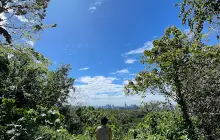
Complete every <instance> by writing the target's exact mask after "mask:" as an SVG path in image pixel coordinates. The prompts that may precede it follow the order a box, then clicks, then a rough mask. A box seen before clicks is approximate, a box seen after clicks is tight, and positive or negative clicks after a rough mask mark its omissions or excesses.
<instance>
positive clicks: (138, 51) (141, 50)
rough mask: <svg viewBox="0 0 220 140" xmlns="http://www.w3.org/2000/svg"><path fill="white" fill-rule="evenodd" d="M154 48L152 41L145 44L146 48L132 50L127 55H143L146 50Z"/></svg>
mask: <svg viewBox="0 0 220 140" xmlns="http://www.w3.org/2000/svg"><path fill="white" fill-rule="evenodd" d="M152 48H153V44H152V42H151V41H148V42H146V43H144V46H143V47H141V48H138V49H136V50H131V51H129V52H127V53H126V54H125V55H133V54H141V53H143V52H144V51H145V50H151V49H152Z"/></svg>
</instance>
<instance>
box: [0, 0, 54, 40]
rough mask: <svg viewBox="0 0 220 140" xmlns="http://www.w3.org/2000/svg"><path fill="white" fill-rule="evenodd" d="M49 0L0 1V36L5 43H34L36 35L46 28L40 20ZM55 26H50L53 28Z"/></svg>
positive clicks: (44, 13) (44, 14)
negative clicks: (1, 35)
mask: <svg viewBox="0 0 220 140" xmlns="http://www.w3.org/2000/svg"><path fill="white" fill-rule="evenodd" d="M49 2H50V0H1V1H0V34H3V35H4V37H5V38H6V41H7V43H9V44H10V43H11V42H12V38H13V41H16V40H19V39H20V40H19V41H20V42H21V41H22V40H25V41H29V40H31V41H34V39H35V38H36V37H37V36H36V33H37V32H38V31H41V30H42V29H43V28H45V27H49V26H46V25H44V24H43V23H42V20H43V19H44V18H45V16H46V9H47V7H48V4H49ZM55 26H56V25H52V27H55Z"/></svg>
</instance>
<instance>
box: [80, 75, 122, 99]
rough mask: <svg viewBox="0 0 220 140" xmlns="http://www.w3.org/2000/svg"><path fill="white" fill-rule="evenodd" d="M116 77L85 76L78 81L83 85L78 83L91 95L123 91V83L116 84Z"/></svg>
mask: <svg viewBox="0 0 220 140" xmlns="http://www.w3.org/2000/svg"><path fill="white" fill-rule="evenodd" d="M116 80H117V78H115V77H104V76H95V77H90V76H85V77H81V78H79V79H78V80H77V81H78V82H80V83H82V84H83V85H77V87H80V88H81V89H83V90H84V92H85V93H88V94H90V95H95V94H102V93H105V94H106V93H123V85H118V84H114V83H113V82H114V81H116Z"/></svg>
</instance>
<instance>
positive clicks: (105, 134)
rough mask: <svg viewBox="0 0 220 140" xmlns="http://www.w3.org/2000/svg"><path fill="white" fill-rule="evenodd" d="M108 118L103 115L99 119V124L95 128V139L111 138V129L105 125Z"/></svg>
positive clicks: (105, 139) (106, 139)
mask: <svg viewBox="0 0 220 140" xmlns="http://www.w3.org/2000/svg"><path fill="white" fill-rule="evenodd" d="M107 123H108V119H107V118H106V117H103V118H102V119H101V126H98V127H97V129H96V140H112V130H111V128H110V127H108V126H106V124H107Z"/></svg>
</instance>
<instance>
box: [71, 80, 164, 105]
mask: <svg viewBox="0 0 220 140" xmlns="http://www.w3.org/2000/svg"><path fill="white" fill-rule="evenodd" d="M117 80H118V79H117V78H115V77H104V76H95V77H90V76H85V77H81V78H79V79H78V80H77V82H80V83H81V85H79V84H78V85H76V86H75V87H76V88H77V89H80V91H77V92H76V93H73V91H72V92H71V93H70V100H69V101H70V102H71V104H74V105H75V104H77V105H78V104H84V105H85V104H86V105H92V106H102V105H107V104H112V105H118V106H122V105H124V103H125V102H126V103H127V105H130V104H137V105H138V104H140V103H141V101H143V100H144V101H151V100H164V98H163V97H162V96H159V95H148V96H147V97H148V98H146V99H142V98H141V97H140V96H138V95H134V96H125V95H124V92H123V90H124V85H123V84H115V83H114V82H115V81H117Z"/></svg>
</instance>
